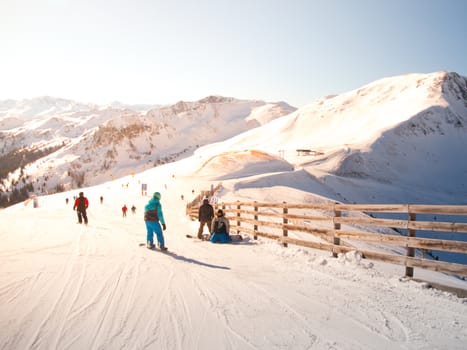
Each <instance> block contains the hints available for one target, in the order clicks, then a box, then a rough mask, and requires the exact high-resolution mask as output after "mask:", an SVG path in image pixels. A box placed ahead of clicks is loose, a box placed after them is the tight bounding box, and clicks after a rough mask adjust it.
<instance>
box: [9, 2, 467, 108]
mask: <svg viewBox="0 0 467 350" xmlns="http://www.w3.org/2000/svg"><path fill="white" fill-rule="evenodd" d="M0 50H1V51H0V100H5V99H9V98H13V99H23V98H32V97H37V96H43V95H49V96H54V97H61V98H67V99H73V100H77V101H80V102H93V103H98V104H105V103H109V102H112V101H116V100H118V101H120V102H124V103H174V102H177V101H179V100H185V101H194V100H198V99H200V98H203V97H205V96H208V95H214V94H215V95H222V96H231V97H236V98H245V99H260V100H266V101H286V102H288V103H290V104H292V105H294V106H296V107H301V106H303V105H306V104H308V103H310V102H312V101H313V100H314V99H316V98H319V97H321V96H325V95H329V94H337V93H342V92H346V91H349V90H353V89H355V88H358V87H360V86H362V85H364V84H367V83H370V82H372V81H374V80H377V79H381V78H384V77H387V76H393V75H399V74H406V73H431V72H435V71H440V70H446V71H454V72H457V73H459V74H461V75H464V76H466V75H467V0H322V1H317V0H316V1H315V0H282V1H279V0H229V1H228V0H165V1H162V0H1V1H0Z"/></svg>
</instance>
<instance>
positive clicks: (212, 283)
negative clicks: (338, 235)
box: [0, 202, 467, 350]
mask: <svg viewBox="0 0 467 350" xmlns="http://www.w3.org/2000/svg"><path fill="white" fill-rule="evenodd" d="M164 204H165V203H164ZM178 205H179V204H174V203H170V202H168V203H167V205H166V206H165V209H166V211H165V212H167V213H174V212H176V211H177V210H178V209H177V208H178V207H177V206H178ZM137 206H138V207H139V208H141V207H142V203H137ZM68 210H69V209H67V211H64V210H62V211H61V210H57V212H56V213H55V214H54V216H53V218H54V220H56V225H57V227H66V228H67V229H66V230H61V229H60V228H57V229H56V230H54V229H50V230H49V231H50V232H46V233H43V234H44V235H45V236H44V237H47V239H45V240H44V241H43V239H42V236H41V234H38V233H37V230H35V227H42V226H43V225H44V223H43V222H42V219H41V214H40V213H38V214H37V217H34V218H33V220H32V223H29V224H28V225H30V228H29V229H26V230H25V229H24V227H22V225H23V223H21V222H16V221H15V219H14V218H12V219H11V220H10V219H9V218H8V216H3V215H2V217H1V219H2V223H3V222H5V225H6V227H9V229H11V230H12V232H16V234H17V235H20V236H21V237H19V239H18V242H20V243H17V242H16V241H15V239H16V238H15V239H13V238H11V237H10V236H8V235H4V234H3V235H2V237H3V238H4V243H5V244H4V245H2V247H0V261H1V264H2V265H1V266H2V274H0V282H1V283H0V314H1V315H2V317H0V328H1V329H2V333H0V349H73V350H74V349H91V350H92V349H115V348H126V349H154V348H160V349H176V350H184V349H203V350H204V349H208V350H209V349H247V350H248V349H252V350H258V349H268V350H269V349H286V348H287V349H289V348H300V349H329V350H331V349H372V348H375V347H377V348H378V349H394V348H406V349H420V348H424V347H426V346H427V344H430V345H432V348H442V347H443V340H442V335H443V334H442V332H441V330H443V329H446V327H449V329H450V330H452V332H453V334H455V335H456V337H457V339H458V342H454V343H451V345H452V344H463V342H462V340H463V339H467V335H462V334H463V333H462V329H463V328H465V326H467V316H466V314H465V304H462V303H459V302H458V301H457V300H456V299H455V298H453V297H447V296H445V295H444V294H443V293H441V292H436V291H433V290H427V289H423V288H422V287H419V288H418V289H417V288H414V282H404V281H400V280H399V279H398V277H394V276H390V277H389V278H388V276H385V275H383V274H381V273H379V272H378V271H377V270H374V269H372V268H367V267H365V266H361V265H358V264H348V262H345V261H344V262H343V261H340V260H339V259H332V258H329V257H328V258H326V255H323V254H322V253H318V254H317V255H314V254H313V253H307V254H305V253H304V252H303V250H301V249H298V248H290V247H289V248H287V249H284V248H282V247H280V246H279V245H277V244H276V243H272V242H270V241H267V240H260V241H253V240H252V241H250V242H248V244H232V245H219V244H216V245H214V244H211V243H210V242H199V241H197V240H193V239H187V238H186V237H185V234H186V233H193V231H192V228H189V227H194V226H195V225H196V223H187V222H186V221H184V220H183V219H181V216H180V215H179V214H177V216H172V217H170V214H169V219H168V222H170V223H171V224H172V225H170V226H169V229H168V230H167V231H165V233H164V235H165V239H166V241H167V245H168V247H169V249H170V250H169V252H168V253H162V252H160V251H152V250H148V249H146V248H145V247H140V246H139V243H142V242H144V240H145V228H144V223H143V222H142V218H141V217H140V216H138V215H136V216H132V215H131V214H130V215H129V216H128V217H127V218H126V219H122V218H121V216H110V215H108V214H106V212H107V210H108V207H106V206H101V207H100V206H97V207H96V208H93V209H92V210H91V211H90V213H89V218H90V224H89V225H88V226H84V225H77V224H74V222H73V223H70V215H71V214H70V213H69V212H68ZM178 211H179V210H178ZM34 213H35V212H34ZM0 215H1V213H0ZM73 215H75V214H74V213H73ZM72 218H73V219H72V220H75V217H74V216H73V217H72ZM4 219H5V220H4ZM44 220H46V219H44ZM47 220H50V218H48V219H47ZM177 222H179V224H178V226H177V224H176V223H177ZM54 225H55V224H54ZM187 229H188V230H189V231H188V232H187ZM51 237H52V238H51ZM23 242H24V243H23ZM5 247H7V248H5ZM437 299H442V300H443V302H442V303H441V302H440V303H437ZM425 305H430V308H428V309H427V308H426V306H425ZM265 315H266V316H265ZM420 319H423V320H424V321H423V323H420ZM446 324H449V326H446ZM349 329H350V330H351V331H348V330H349ZM452 348H454V349H462V345H459V346H458V347H455V346H454V347H452Z"/></svg>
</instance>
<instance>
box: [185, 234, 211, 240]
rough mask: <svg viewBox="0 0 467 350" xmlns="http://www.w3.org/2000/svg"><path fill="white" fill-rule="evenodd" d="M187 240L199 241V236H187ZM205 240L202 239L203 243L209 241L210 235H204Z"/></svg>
mask: <svg viewBox="0 0 467 350" xmlns="http://www.w3.org/2000/svg"><path fill="white" fill-rule="evenodd" d="M186 237H187V238H192V239H199V238H198V236H194V235H186ZM202 237H203V238H201V241H209V238H210V235H208V234H204V235H202Z"/></svg>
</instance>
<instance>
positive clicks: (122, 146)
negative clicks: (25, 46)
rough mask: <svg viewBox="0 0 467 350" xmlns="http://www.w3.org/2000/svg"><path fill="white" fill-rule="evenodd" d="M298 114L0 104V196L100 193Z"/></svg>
mask: <svg viewBox="0 0 467 350" xmlns="http://www.w3.org/2000/svg"><path fill="white" fill-rule="evenodd" d="M144 107H146V109H145V108H144ZM294 110H295V108H294V107H292V106H289V105H287V104H286V103H266V102H263V101H245V100H237V99H234V98H226V97H218V96H209V97H207V98H205V99H202V100H200V101H196V102H182V101H181V102H178V103H176V104H174V105H171V106H125V105H122V104H119V103H113V104H112V105H110V106H104V107H99V106H97V105H92V104H81V103H77V102H74V101H70V100H64V99H56V98H51V97H41V98H36V99H31V100H22V101H12V100H7V101H0V127H1V133H0V140H1V141H0V142H1V150H0V152H1V153H0V157H1V158H0V160H1V164H2V168H3V170H2V174H1V178H2V185H1V189H2V190H3V191H8V190H10V191H12V190H13V188H17V186H18V185H19V186H22V187H24V186H26V184H28V185H27V187H28V190H29V192H34V193H36V194H43V193H51V192H56V191H63V190H69V189H72V188H78V187H82V186H85V185H96V184H99V183H102V182H105V181H108V180H110V179H114V178H118V177H122V176H125V175H129V174H130V173H137V172H140V171H143V170H145V169H148V168H151V167H154V166H156V165H160V164H164V163H167V162H172V161H175V160H178V159H180V158H183V157H186V156H188V155H191V154H192V153H193V151H194V150H195V149H196V148H197V147H199V146H202V145H206V144H208V143H212V142H217V141H221V140H225V139H227V138H229V137H232V136H234V135H237V134H239V133H242V132H244V131H246V130H249V129H251V128H254V127H257V126H260V125H262V124H264V123H267V122H269V121H270V120H272V119H274V118H277V117H280V116H283V115H286V114H289V113H291V112H293V111H294Z"/></svg>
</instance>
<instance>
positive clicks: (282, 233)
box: [187, 201, 467, 277]
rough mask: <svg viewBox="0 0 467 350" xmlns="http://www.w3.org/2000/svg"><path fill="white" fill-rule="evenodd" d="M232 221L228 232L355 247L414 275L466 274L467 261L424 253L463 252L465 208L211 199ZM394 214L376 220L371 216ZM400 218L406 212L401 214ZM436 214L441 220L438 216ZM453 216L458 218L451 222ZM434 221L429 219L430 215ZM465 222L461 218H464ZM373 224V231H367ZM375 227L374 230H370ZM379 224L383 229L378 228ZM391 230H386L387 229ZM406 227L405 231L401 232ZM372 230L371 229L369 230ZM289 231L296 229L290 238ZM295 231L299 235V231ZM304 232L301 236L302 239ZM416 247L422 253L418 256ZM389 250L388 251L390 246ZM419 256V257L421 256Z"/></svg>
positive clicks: (192, 211) (191, 211)
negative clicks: (429, 272)
mask: <svg viewBox="0 0 467 350" xmlns="http://www.w3.org/2000/svg"><path fill="white" fill-rule="evenodd" d="M214 205H215V207H216V209H217V208H222V209H223V210H224V212H225V214H226V216H227V217H228V218H229V219H230V221H231V230H233V231H237V233H245V234H250V235H252V236H253V237H254V239H257V237H258V236H260V237H265V238H269V239H273V240H277V241H279V242H280V243H281V244H283V245H284V246H285V247H287V245H288V244H294V245H299V246H303V247H308V248H315V249H321V250H327V251H330V252H332V254H333V256H337V254H338V253H345V252H349V251H353V250H358V251H359V252H360V253H361V254H362V255H363V257H365V258H368V259H372V260H379V261H384V262H388V263H392V264H397V265H402V266H405V269H406V271H405V275H406V276H407V277H413V273H414V268H422V269H428V270H434V271H439V272H445V273H450V274H455V275H459V276H467V265H464V264H457V263H451V262H446V261H440V260H433V259H427V258H426V257H425V253H426V252H427V251H446V252H452V253H457V254H467V206H459V205H419V204H417V205H415V204H339V203H336V204H308V203H285V202H284V203H277V202H276V203H267V202H264V203H262V202H240V201H238V202H232V203H215V204H214ZM198 209H199V206H198V205H196V204H195V203H192V204H191V205H190V207H187V214H188V215H189V216H190V217H192V218H193V219H197V216H198ZM381 214H384V215H388V214H389V215H398V216H399V217H397V218H377V217H375V215H381ZM422 215H423V216H424V217H427V216H433V217H434V220H436V221H429V220H427V219H422V218H421V217H420V216H422ZM400 216H405V218H401V217H400ZM438 217H439V218H440V219H438ZM451 217H459V218H460V219H461V220H457V219H456V220H455V221H459V222H454V220H453V219H452V218H451ZM432 220H433V219H432ZM462 220H463V221H465V222H462ZM370 227H371V228H373V229H370ZM374 228H376V229H374ZM381 228H383V230H384V232H381ZM389 229H390V230H389ZM400 230H404V231H406V232H405V233H401V232H399V231H400ZM372 231H373V232H372ZM420 231H424V232H428V231H429V232H439V233H440V234H441V235H443V232H444V233H446V234H447V233H453V232H454V233H456V234H464V233H465V234H466V239H465V241H464V240H452V239H437V238H436V239H435V238H425V237H421V236H420V234H419V236H418V237H417V232H420ZM290 233H295V234H293V235H292V236H291V234H290ZM297 233H298V234H297ZM300 234H302V235H301V236H303V234H305V239H304V238H303V237H297V236H300ZM355 243H378V245H379V246H383V247H399V248H401V249H403V250H405V252H406V253H405V255H402V254H396V253H388V252H381V251H377V250H376V249H373V248H367V246H368V245H367V246H365V248H362V247H360V248H356V247H355V246H354V245H355ZM417 249H419V251H420V252H421V253H423V254H418V256H417V254H416V253H417V251H416V250H417ZM388 250H390V249H388ZM420 255H422V256H420Z"/></svg>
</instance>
